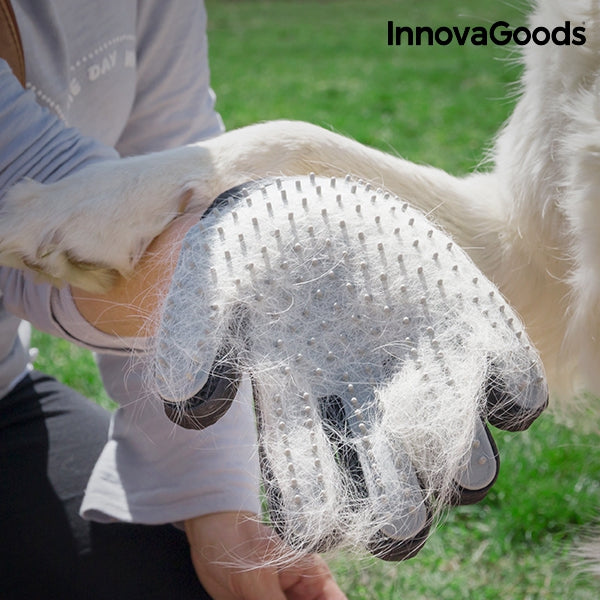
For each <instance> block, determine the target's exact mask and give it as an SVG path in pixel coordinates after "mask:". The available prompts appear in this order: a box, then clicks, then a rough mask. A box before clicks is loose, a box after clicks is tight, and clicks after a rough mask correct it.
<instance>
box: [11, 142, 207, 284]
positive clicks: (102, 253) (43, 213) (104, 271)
mask: <svg viewBox="0 0 600 600" xmlns="http://www.w3.org/2000/svg"><path fill="white" fill-rule="evenodd" d="M180 155H181V163H182V164H179V163H178V158H179V157H180ZM186 158H187V162H186V160H185V159H186ZM196 158H197V151H196V150H194V149H193V148H189V149H186V148H182V149H178V153H177V152H175V151H172V152H171V153H167V152H165V153H164V154H157V155H148V156H144V157H134V158H131V159H123V160H119V161H108V162H103V163H99V164H95V165H91V166H89V167H86V168H85V169H82V170H81V171H79V172H78V173H76V174H74V175H71V176H69V177H66V178H65V179H62V180H60V181H58V182H56V183H51V184H40V183H37V182H35V181H31V180H27V181H23V182H21V183H19V184H17V185H15V186H14V187H13V188H11V189H10V190H9V192H8V193H7V195H6V196H5V198H4V200H3V202H2V208H1V210H0V264H4V265H7V266H13V267H17V268H21V269H28V270H31V271H34V272H36V273H38V274H39V275H40V276H41V277H42V278H45V279H47V280H49V281H52V282H54V283H58V284H64V283H70V284H73V285H75V286H78V287H81V288H84V289H87V290H90V291H94V292H102V291H105V290H107V289H108V288H110V287H111V285H112V283H113V281H114V279H115V277H116V276H117V275H118V274H120V275H123V276H128V275H129V274H130V273H131V272H132V270H133V268H134V267H135V264H136V263H137V261H138V260H139V258H140V257H141V255H142V254H143V252H144V251H145V249H146V248H147V246H148V244H149V243H150V242H151V241H152V239H153V238H154V237H155V236H156V235H158V234H159V233H160V232H161V231H162V230H163V229H164V228H165V227H166V226H167V225H168V224H169V223H170V222H171V221H172V220H173V218H175V217H176V216H177V215H178V214H180V213H181V210H182V206H183V205H184V204H185V203H186V202H187V201H188V200H189V198H190V196H192V195H193V194H194V193H195V188H194V184H196V185H197V186H200V187H201V182H195V181H194V182H192V183H190V182H189V181H188V180H187V179H186V177H185V173H187V171H186V169H187V170H189V172H190V173H195V172H197V171H198V170H201V169H198V168H196V169H195V170H194V169H193V168H192V167H194V166H196V165H194V159H196ZM171 163H175V164H176V165H178V166H179V171H176V170H175V168H174V167H173V165H172V164H171Z"/></svg>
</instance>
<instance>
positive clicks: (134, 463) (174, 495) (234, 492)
mask: <svg viewBox="0 0 600 600" xmlns="http://www.w3.org/2000/svg"><path fill="white" fill-rule="evenodd" d="M223 511H247V512H253V513H256V514H258V513H260V512H261V511H260V477H259V466H258V456H257V442H256V427H255V422H254V412H253V409H252V385H251V383H250V379H249V377H245V378H244V380H243V381H242V383H241V385H240V389H239V391H238V395H237V397H236V400H235V401H234V403H233V405H232V406H231V408H230V409H229V411H228V412H227V413H226V414H225V416H224V417H223V418H222V419H221V420H220V421H219V422H218V423H216V424H215V425H213V426H212V427H209V428H208V429H205V430H203V431H190V430H185V429H182V428H177V427H176V426H174V425H173V424H172V423H171V422H170V421H169V420H168V419H167V417H166V416H165V415H164V413H163V411H162V407H161V406H158V405H157V404H156V403H154V402H153V401H152V400H145V401H139V402H135V403H131V404H127V405H125V406H123V407H121V408H120V409H119V410H118V411H117V413H115V415H114V417H113V422H112V426H111V432H110V439H109V441H108V443H107V444H106V446H105V448H104V450H103V452H102V454H101V455H100V458H99V459H98V462H97V463H96V466H95V468H94V470H93V472H92V475H91V478H90V480H89V483H88V487H87V490H86V494H85V497H84V500H83V504H82V506H81V511H80V514H81V516H82V517H83V518H85V519H89V520H93V521H99V522H113V521H124V522H131V523H144V524H162V523H176V522H179V521H183V520H185V519H189V518H193V517H197V516H200V515H204V514H209V513H215V512H223Z"/></svg>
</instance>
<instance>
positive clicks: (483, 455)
mask: <svg viewBox="0 0 600 600" xmlns="http://www.w3.org/2000/svg"><path fill="white" fill-rule="evenodd" d="M499 469H500V454H499V452H498V448H497V446H496V443H495V442H494V438H493V437H492V434H491V433H490V430H489V429H488V427H487V425H485V423H483V421H479V423H478V424H477V427H476V431H475V438H474V440H473V446H472V450H471V454H470V456H469V462H468V463H467V464H466V465H465V467H464V468H463V469H462V470H461V472H460V473H459V474H458V475H457V477H456V492H455V497H453V498H452V499H451V501H450V504H452V505H467V504H475V503H477V502H479V501H480V500H483V498H485V496H486V495H487V493H488V492H489V491H490V489H491V488H492V486H493V485H494V483H495V482H496V479H497V478H498V471H499Z"/></svg>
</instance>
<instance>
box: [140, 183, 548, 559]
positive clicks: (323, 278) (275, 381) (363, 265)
mask: <svg viewBox="0 0 600 600" xmlns="http://www.w3.org/2000/svg"><path fill="white" fill-rule="evenodd" d="M152 356H153V357H156V361H157V362H156V364H154V363H151V364H150V369H149V377H148V389H149V390H150V391H154V392H155V394H156V395H159V396H161V397H163V398H165V399H167V400H169V401H171V402H181V401H183V400H185V399H187V398H189V397H192V396H193V395H194V394H196V392H198V390H199V389H200V388H201V387H202V386H203V385H204V384H205V382H206V381H207V379H208V377H209V374H210V372H211V370H214V369H215V363H218V365H219V368H220V370H221V371H225V372H230V373H242V372H247V373H250V375H251V377H252V379H253V381H254V385H255V390H256V399H255V401H256V404H257V410H258V413H259V414H258V417H259V423H260V427H259V429H260V431H259V433H260V446H261V452H262V460H263V464H262V472H263V477H264V478H265V486H266V489H267V494H268V496H269V499H270V504H271V506H270V508H271V511H270V517H271V520H272V522H273V525H274V526H275V528H276V529H277V530H278V531H279V532H280V533H281V534H282V536H283V538H284V539H285V540H286V541H287V542H289V544H290V545H292V546H294V547H295V548H298V549H312V550H315V549H323V548H331V547H335V548H340V547H343V548H346V549H352V550H357V551H361V552H364V551H366V550H370V551H374V552H375V553H376V554H377V553H381V554H384V555H385V554H386V553H388V554H389V552H390V549H389V548H388V546H390V544H391V545H393V543H399V542H401V541H406V540H409V539H411V538H412V537H414V536H415V535H416V534H418V533H419V532H420V531H422V530H423V529H425V528H427V526H428V525H429V524H430V521H431V519H432V518H435V515H436V514H437V513H438V511H439V510H440V509H441V508H442V507H444V506H445V505H447V504H448V503H449V502H450V500H451V498H452V497H453V496H455V495H456V492H457V487H458V486H460V487H463V488H464V487H467V488H468V487H474V488H475V489H480V488H484V487H486V486H488V485H491V483H493V481H494V479H495V476H496V467H497V465H496V461H495V457H494V456H493V451H492V449H491V448H490V447H489V444H488V445H487V446H486V452H487V454H486V453H485V452H484V453H482V452H478V451H477V448H479V447H480V446H481V445H482V444H486V443H487V437H486V435H485V432H484V431H483V427H482V425H481V419H482V418H488V417H489V418H490V419H493V418H494V415H493V414H489V412H490V410H491V412H494V408H491V409H490V407H489V406H488V404H487V403H486V401H487V398H488V395H489V393H490V390H489V386H490V385H494V386H496V388H497V389H498V390H500V391H501V394H504V395H505V396H506V398H507V399H508V400H507V402H506V404H508V405H511V406H512V407H513V408H514V407H516V408H517V410H516V413H515V414H514V416H513V418H514V419H515V420H516V421H518V420H519V419H520V418H521V416H525V417H527V416H531V414H532V413H533V414H535V415H537V414H539V412H540V410H541V409H543V407H544V406H545V401H546V397H547V391H546V387H545V381H544V377H543V370H542V366H541V363H540V361H539V359H538V355H537V353H536V351H535V350H534V349H533V347H532V346H531V343H530V342H529V341H528V338H527V336H526V334H525V333H524V332H523V326H522V324H521V322H520V321H519V319H518V318H517V317H516V315H515V313H514V312H513V311H512V309H511V308H510V307H509V306H508V305H507V303H506V302H505V301H504V299H503V298H502V297H501V295H500V293H499V292H498V290H497V289H496V288H495V286H494V285H493V284H491V283H490V282H489V281H488V280H487V279H486V278H485V277H484V276H483V275H482V274H481V272H480V271H479V270H478V269H477V267H476V266H475V265H474V264H473V263H472V261H471V260H470V259H469V258H468V257H467V255H466V254H465V253H464V252H463V251H462V250H461V249H460V248H458V247H457V246H456V245H455V244H454V243H453V242H452V241H451V239H450V238H449V237H448V236H447V235H445V234H444V233H443V232H442V231H440V230H439V229H438V228H436V227H435V226H434V225H432V224H431V222H429V221H428V220H427V219H426V218H425V217H424V216H423V215H422V214H421V213H420V212H418V211H416V210H414V209H413V208H411V207H410V206H409V205H408V204H407V203H405V202H403V201H401V200H400V199H399V198H397V197H395V196H392V195H390V194H389V193H386V192H384V191H382V190H381V189H374V188H372V187H371V186H370V185H369V184H365V183H364V182H356V181H354V180H352V179H351V178H350V177H348V178H346V179H344V180H342V179H335V178H331V179H325V178H319V177H314V176H311V177H297V178H282V179H277V180H275V181H267V182H263V183H262V184H260V183H259V184H257V185H256V184H255V185H250V186H246V187H245V188H243V190H242V192H238V193H237V194H236V193H231V194H229V195H227V197H226V200H225V201H221V202H220V203H219V202H217V204H216V206H215V207H214V208H213V209H212V210H211V211H210V212H209V213H208V214H206V215H205V216H204V217H203V218H202V220H201V222H200V223H199V225H197V226H195V227H194V228H192V230H191V231H190V232H189V233H188V235H187V236H186V238H185V241H184V244H183V249H182V253H181V256H180V259H179V263H178V266H177V269H176V272H175V275H174V278H173V281H172V285H171V289H170V292H169V294H168V296H167V300H166V304H165V309H164V313H163V315H162V320H161V324H160V327H159V331H158V334H157V335H156V349H155V352H154V354H152ZM506 404H505V405H503V406H500V405H499V406H497V407H496V410H497V411H505V410H506V409H507V405H506ZM506 425H507V426H510V427H511V428H518V427H519V426H520V425H519V423H518V422H515V423H509V424H506ZM474 444H475V447H474ZM332 447H333V448H332ZM336 448H337V450H336ZM350 455H352V456H353V457H355V463H356V464H354V465H349V464H347V463H348V461H346V463H345V462H344V456H345V457H346V458H348V456H350ZM357 469H359V470H360V475H357ZM382 540H387V542H386V541H382ZM423 541H424V540H423ZM392 553H393V551H392Z"/></svg>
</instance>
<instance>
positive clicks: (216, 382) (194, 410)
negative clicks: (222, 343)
mask: <svg viewBox="0 0 600 600" xmlns="http://www.w3.org/2000/svg"><path fill="white" fill-rule="evenodd" d="M241 377H242V374H241V373H240V372H239V371H238V370H237V369H236V368H235V367H234V366H233V365H232V364H231V363H229V362H216V363H215V364H214V365H213V367H212V368H211V370H210V373H209V376H208V379H207V380H206V383H205V384H204V386H203V387H202V388H201V389H200V390H199V391H198V392H197V393H196V394H194V395H193V396H192V397H191V398H187V399H186V400H184V401H182V402H170V401H169V400H165V399H163V408H164V411H165V414H166V415H167V417H168V418H169V420H171V421H172V422H173V423H175V424H176V425H179V426H180V427H183V428H184V429H205V428H206V427H209V426H210V425H213V424H214V423H216V422H217V421H218V420H219V419H220V418H221V417H222V416H223V415H224V414H225V413H226V412H227V411H228V410H229V407H230V406H231V403H232V402H233V399H234V398H235V397H236V395H237V392H238V388H239V384H240V380H241Z"/></svg>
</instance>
